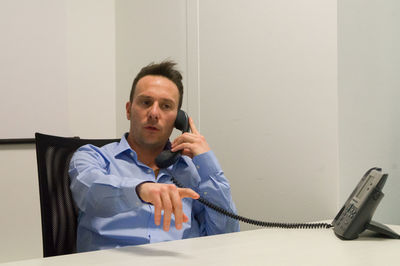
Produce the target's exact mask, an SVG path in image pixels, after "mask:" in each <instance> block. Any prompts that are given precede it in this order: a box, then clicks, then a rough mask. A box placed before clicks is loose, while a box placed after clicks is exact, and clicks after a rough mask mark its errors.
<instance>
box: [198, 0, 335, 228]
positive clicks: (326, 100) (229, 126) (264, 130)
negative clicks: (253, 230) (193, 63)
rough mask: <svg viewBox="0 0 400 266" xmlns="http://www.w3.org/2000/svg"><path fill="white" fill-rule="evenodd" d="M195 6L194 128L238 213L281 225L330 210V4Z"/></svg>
mask: <svg viewBox="0 0 400 266" xmlns="http://www.w3.org/2000/svg"><path fill="white" fill-rule="evenodd" d="M199 3H200V5H199V18H200V19H199V21H200V22H199V29H200V35H199V40H200V42H199V44H200V45H199V46H200V62H199V65H200V99H199V101H200V114H201V130H202V133H203V134H204V135H205V136H206V137H207V139H208V141H209V143H210V145H211V146H212V147H213V148H214V150H215V152H216V153H217V155H218V158H219V160H220V162H221V164H222V166H223V169H224V171H225V173H226V175H227V177H228V178H229V180H230V181H231V185H232V190H233V196H234V198H235V202H236V204H237V207H238V210H239V213H241V214H242V215H245V216H249V217H254V218H258V219H261V220H267V221H283V222H285V221H286V222H293V221H315V220H321V219H327V218H330V217H332V216H333V215H334V214H335V212H336V208H337V207H336V203H337V186H338V183H337V176H338V150H337V146H338V140H337V130H338V129H337V47H336V41H337V38H336V23H337V18H336V15H337V13H336V1H335V0H331V1H319V0H313V1H302V2H299V1H293V0H285V1H273V0H271V1H265V0H262V1H261V0H260V1H251V4H249V3H250V2H249V1H245V0H243V1H228V0H227V1H207V0H205V1H203V0H202V1H199ZM227 6H229V8H227ZM241 226H242V229H248V228H250V226H248V225H245V224H243V225H241Z"/></svg>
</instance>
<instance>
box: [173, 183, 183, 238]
mask: <svg viewBox="0 0 400 266" xmlns="http://www.w3.org/2000/svg"><path fill="white" fill-rule="evenodd" d="M170 198H171V201H172V206H173V207H172V209H173V211H174V216H175V228H176V229H178V230H180V229H182V222H183V211H182V200H181V198H180V197H179V193H178V191H177V190H171V191H170Z"/></svg>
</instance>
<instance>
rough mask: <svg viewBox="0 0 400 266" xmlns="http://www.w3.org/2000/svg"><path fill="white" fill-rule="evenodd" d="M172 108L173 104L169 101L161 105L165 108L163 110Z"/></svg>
mask: <svg viewBox="0 0 400 266" xmlns="http://www.w3.org/2000/svg"><path fill="white" fill-rule="evenodd" d="M171 108H172V106H171V105H170V104H168V103H164V104H162V105H161V109H163V110H169V109H171Z"/></svg>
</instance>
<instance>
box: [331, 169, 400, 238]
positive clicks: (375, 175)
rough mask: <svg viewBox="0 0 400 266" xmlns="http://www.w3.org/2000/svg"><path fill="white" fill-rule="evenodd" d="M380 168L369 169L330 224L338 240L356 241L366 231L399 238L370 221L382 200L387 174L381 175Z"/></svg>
mask: <svg viewBox="0 0 400 266" xmlns="http://www.w3.org/2000/svg"><path fill="white" fill-rule="evenodd" d="M381 171H382V169H380V168H377V167H375V168H371V169H369V170H368V171H367V172H366V173H365V174H364V176H363V177H362V178H361V180H360V182H359V183H358V185H357V186H356V188H355V189H354V190H353V192H352V193H351V194H350V196H349V198H348V199H347V200H346V202H345V204H344V206H343V207H342V208H341V209H340V211H339V213H338V214H337V215H336V217H335V219H334V220H333V222H332V225H333V231H334V232H335V234H336V236H338V237H339V238H340V239H345V240H351V239H356V238H357V237H358V235H359V234H360V233H361V232H363V231H364V230H366V229H368V230H371V231H374V232H377V233H380V234H382V235H385V236H386V237H390V238H400V235H398V234H397V233H395V232H394V231H392V230H391V229H390V228H389V227H387V226H386V225H383V224H381V223H378V222H375V221H371V218H372V215H373V214H374V212H375V210H376V207H377V206H378V204H379V202H380V201H381V199H382V198H383V196H384V194H383V192H382V188H383V186H384V185H385V182H386V179H387V177H388V174H383V173H382V172H381Z"/></svg>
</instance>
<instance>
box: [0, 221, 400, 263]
mask: <svg viewBox="0 0 400 266" xmlns="http://www.w3.org/2000/svg"><path fill="white" fill-rule="evenodd" d="M390 227H391V228H392V229H393V230H394V231H396V232H397V233H399V232H400V226H399V225H395V226H394V225H390ZM399 251H400V241H399V240H398V239H387V238H379V237H377V235H375V234H373V233H371V232H365V233H363V234H362V235H360V237H359V238H358V239H356V240H351V241H343V240H340V239H338V238H337V237H336V236H335V235H334V233H333V230H332V229H259V230H253V231H245V232H239V233H231V234H224V235H217V236H208V237H201V238H194V239H185V240H177V241H171V242H162V243H156V244H147V245H141V246H133V247H124V248H119V249H110V250H102V251H94V252H87V253H79V254H73V255H66V256H58V257H50V258H44V259H33V260H25V261H17V262H10V263H5V264H1V265H2V266H6V265H9V266H17V265H19V266H32V265H33V266H34V265H43V266H45V265H48V266H50V265H57V266H63V265H65V266H71V265H116V266H118V265H163V266H164V265H399V255H398V253H399Z"/></svg>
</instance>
